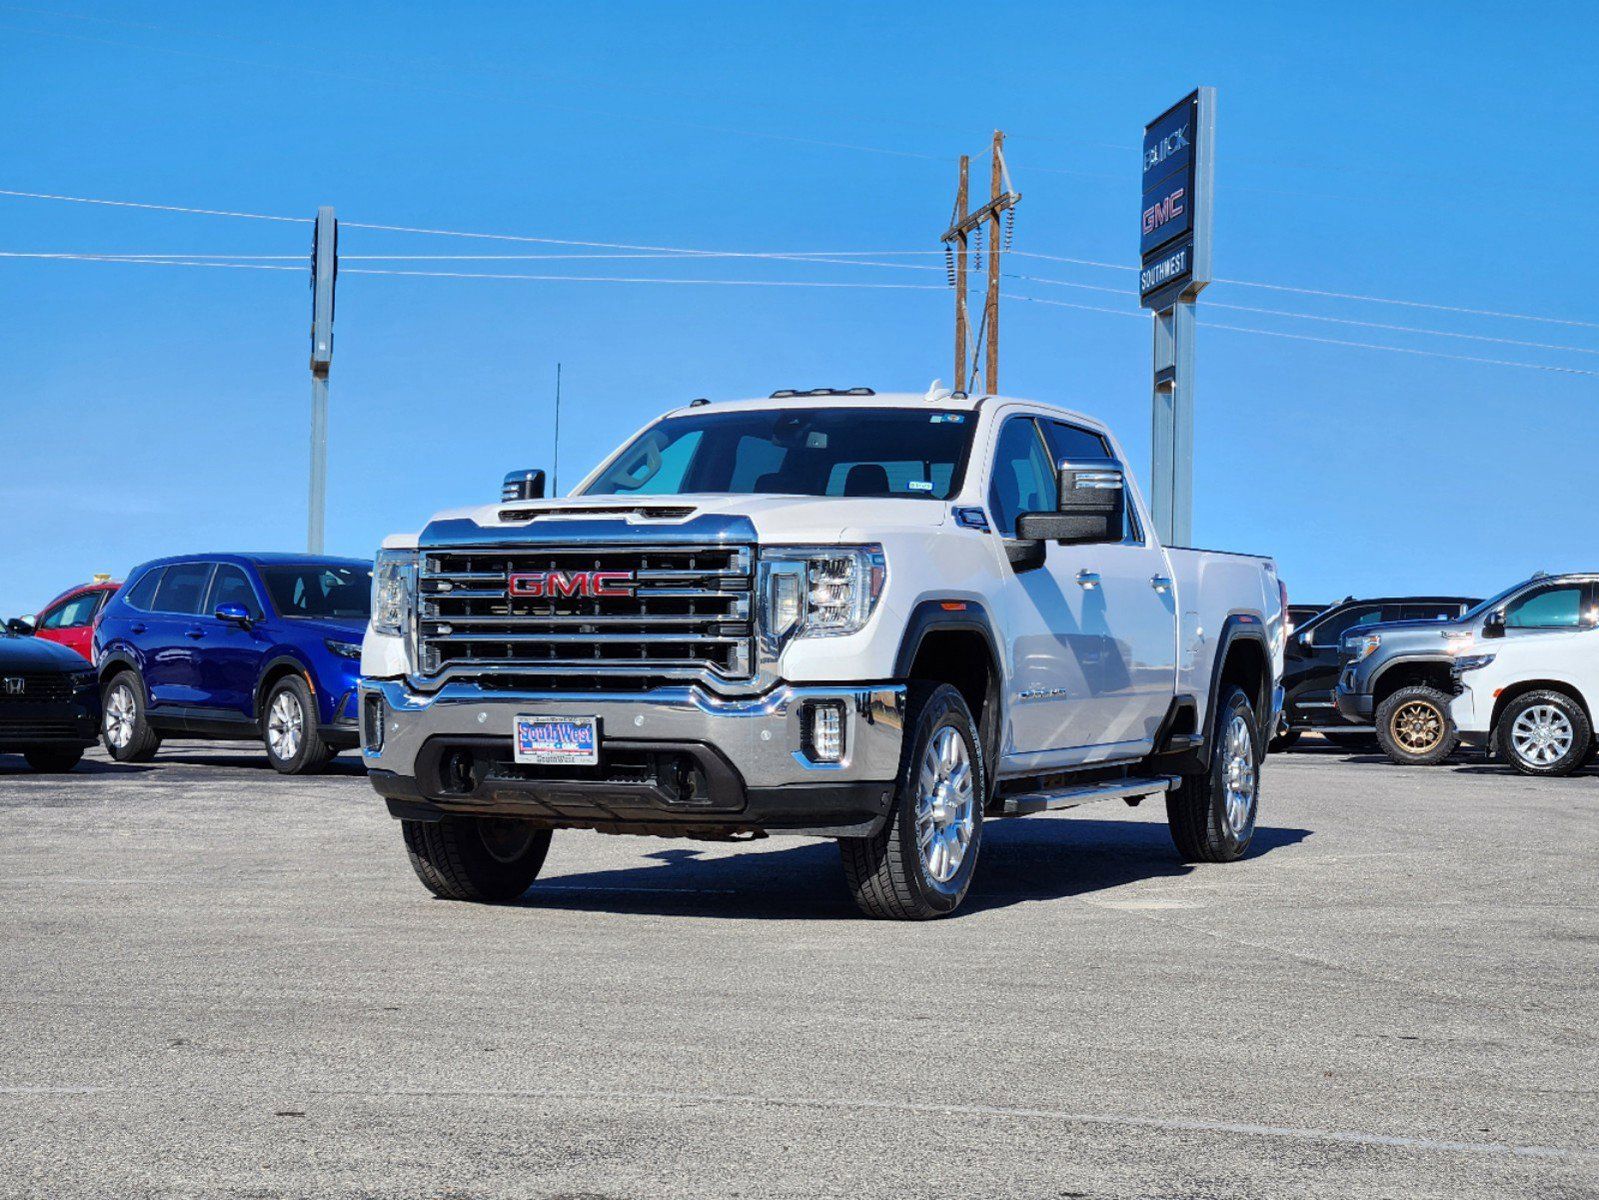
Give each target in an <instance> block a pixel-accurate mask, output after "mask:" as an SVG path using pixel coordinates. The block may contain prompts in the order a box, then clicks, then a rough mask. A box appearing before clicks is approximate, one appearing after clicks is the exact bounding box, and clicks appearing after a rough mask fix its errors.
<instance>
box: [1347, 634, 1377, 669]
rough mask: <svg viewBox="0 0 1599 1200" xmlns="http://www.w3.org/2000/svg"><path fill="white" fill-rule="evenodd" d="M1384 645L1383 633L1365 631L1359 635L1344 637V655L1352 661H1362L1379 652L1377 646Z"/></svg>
mask: <svg viewBox="0 0 1599 1200" xmlns="http://www.w3.org/2000/svg"><path fill="white" fill-rule="evenodd" d="M1381 645H1382V634H1380V633H1363V634H1361V635H1360V636H1359V637H1352V638H1345V639H1344V657H1345V658H1347V659H1348V660H1349V661H1350V662H1360V661H1361V660H1362V659H1366V658H1370V657H1371V656H1372V655H1373V654H1375V653H1377V647H1378V646H1381Z"/></svg>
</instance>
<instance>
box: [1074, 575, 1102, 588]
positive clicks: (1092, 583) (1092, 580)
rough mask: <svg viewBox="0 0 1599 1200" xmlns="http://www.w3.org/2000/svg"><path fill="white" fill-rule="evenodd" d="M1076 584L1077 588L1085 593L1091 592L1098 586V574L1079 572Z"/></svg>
mask: <svg viewBox="0 0 1599 1200" xmlns="http://www.w3.org/2000/svg"><path fill="white" fill-rule="evenodd" d="M1077 583H1078V586H1079V587H1081V588H1083V589H1084V590H1085V591H1090V592H1091V591H1093V590H1094V589H1095V588H1097V587H1098V586H1099V572H1098V571H1079V572H1077Z"/></svg>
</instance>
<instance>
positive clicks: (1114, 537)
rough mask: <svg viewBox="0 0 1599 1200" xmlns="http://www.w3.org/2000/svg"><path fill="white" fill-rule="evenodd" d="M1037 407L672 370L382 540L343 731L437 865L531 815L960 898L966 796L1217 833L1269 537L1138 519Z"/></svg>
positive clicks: (911, 915)
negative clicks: (1252, 541) (578, 476)
mask: <svg viewBox="0 0 1599 1200" xmlns="http://www.w3.org/2000/svg"><path fill="white" fill-rule="evenodd" d="M1125 461H1126V460H1125V457H1124V456H1123V454H1122V452H1121V449H1120V447H1119V446H1118V445H1117V444H1116V440H1115V438H1114V437H1113V436H1112V435H1111V433H1110V432H1109V430H1107V429H1106V428H1105V427H1104V426H1103V425H1101V424H1100V423H1099V422H1097V421H1094V420H1092V419H1090V418H1088V417H1084V416H1080V415H1078V414H1075V413H1071V412H1067V411H1064V410H1062V409H1059V408H1055V407H1053V406H1050V405H1047V404H1039V403H1034V402H1031V401H1026V400H1015V399H1009V398H1005V397H1000V396H982V397H968V396H965V395H963V394H960V393H953V394H952V393H949V392H945V391H941V390H934V391H932V392H930V393H929V394H928V395H926V396H921V395H876V394H874V393H872V392H871V391H869V390H868V389H865V388H855V389H850V390H848V391H835V390H827V389H822V390H817V391H809V392H791V391H785V392H777V393H774V394H773V395H772V396H771V397H770V398H767V399H764V400H746V401H738V402H731V403H717V404H710V403H708V402H706V401H703V400H696V401H694V402H693V403H692V404H690V405H688V406H686V407H684V408H680V409H677V410H675V411H673V412H670V413H668V414H666V415H665V416H663V417H662V418H660V419H659V420H657V421H655V422H653V423H652V424H650V425H649V426H647V427H646V428H645V429H643V430H641V431H640V432H639V433H637V434H636V435H634V436H633V437H632V438H630V439H628V441H627V442H626V443H625V444H624V445H623V446H622V448H621V449H619V450H617V451H616V452H615V453H614V454H612V455H611V456H610V457H609V458H608V459H606V460H605V461H604V462H603V463H601V464H600V466H599V467H598V468H596V469H595V470H594V472H593V473H592V474H590V475H589V476H588V477H587V478H586V479H584V480H583V481H582V482H581V483H580V484H579V485H578V486H577V488H576V489H575V490H574V491H573V492H572V494H571V495H570V496H568V497H567V498H565V499H559V500H545V499H543V498H542V494H543V476H542V473H541V472H537V471H526V472H516V473H513V474H512V475H510V476H507V478H506V487H505V493H504V498H503V499H502V500H501V502H500V503H497V504H491V505H487V506H483V507H479V508H468V509H461V510H457V511H453V512H446V513H441V514H440V515H439V516H437V517H436V518H434V520H433V521H432V522H431V523H429V524H428V526H427V527H426V528H425V529H424V530H422V532H421V533H420V534H418V535H413V536H408V537H394V538H390V539H388V540H387V541H386V542H385V543H384V546H383V549H382V550H381V551H380V552H379V554H378V559H377V571H376V577H375V583H374V593H375V594H374V605H373V617H372V625H371V628H370V630H369V632H368V634H367V636H366V640H365V643H364V645H363V648H362V655H361V671H362V684H361V696H362V700H361V704H362V752H363V757H364V759H365V762H366V765H367V768H368V770H369V774H370V777H371V780H372V783H373V786H374V787H375V788H376V789H377V791H378V792H379V793H380V794H381V795H382V796H384V797H385V798H386V799H387V801H388V806H389V811H390V812H391V813H392V814H393V815H394V816H395V817H397V818H398V819H399V820H400V822H401V827H402V829H403V831H404V839H405V844H406V847H407V849H408V851H409V853H410V858H411V863H412V865H413V866H414V867H415V869H416V872H417V874H418V876H419V877H420V878H421V880H422V882H423V883H424V884H425V885H426V886H427V887H428V888H429V889H431V890H432V891H433V892H434V893H435V894H437V895H439V896H444V897H450V898H455V899H463V900H484V901H509V900H514V899H516V898H518V897H520V896H521V895H522V894H523V893H524V892H525V891H526V890H527V888H528V887H529V886H530V885H531V884H532V882H533V880H534V879H535V877H536V876H537V874H538V872H539V869H540V867H541V866H542V864H543V861H544V856H545V852H546V850H547V848H548V846H549V841H550V834H551V831H552V830H554V829H595V830H600V831H603V832H607V833H640V834H654V835H661V836H676V837H696V838H713V839H738V838H749V837H762V836H765V835H767V834H773V833H794V834H808V835H811V836H819V837H829V838H836V839H837V840H838V843H839V847H840V849H841V851H842V854H843V861H844V869H845V875H846V877H847V879H848V882H849V886H850V888H851V890H852V892H853V894H854V897H855V900H856V902H857V903H858V904H859V906H860V908H861V909H862V910H863V911H865V912H866V913H868V914H869V915H872V916H876V917H889V918H901V919H919V918H928V917H935V916H939V915H941V914H944V913H948V912H951V911H953V910H954V909H955V908H956V907H957V906H958V905H959V904H960V902H961V900H962V898H963V897H964V896H965V893H966V890H967V887H968V885H969V884H970V881H971V878H972V873H973V870H974V868H975V866H976V862H977V857H978V851H979V848H980V847H981V845H982V833H983V822H984V820H985V819H993V818H996V817H1009V816H1019V815H1023V814H1027V813H1035V812H1040V811H1044V810H1047V809H1057V808H1070V807H1073V806H1075V805H1079V804H1083V803H1085V802H1087V801H1090V800H1099V799H1122V800H1126V801H1127V802H1129V803H1137V802H1138V801H1140V800H1141V799H1143V798H1144V797H1146V796H1151V795H1163V796H1164V797H1165V801H1166V809H1167V815H1168V817H1169V821H1170V826H1171V832H1172V838H1173V840H1174V842H1175V843H1176V847H1177V850H1178V853H1179V854H1181V855H1182V857H1183V858H1185V859H1188V860H1197V861H1208V862H1224V861H1229V860H1232V859H1236V858H1238V857H1240V856H1241V855H1243V854H1244V852H1245V851H1246V849H1247V848H1248V846H1249V842H1250V839H1251V837H1252V835H1253V833H1254V828H1255V819H1256V808H1257V804H1258V800H1259V792H1260V768H1261V761H1262V757H1263V749H1264V741H1263V739H1264V735H1265V731H1269V730H1270V729H1272V728H1273V725H1274V722H1275V720H1276V717H1277V711H1278V708H1279V706H1280V703H1281V690H1280V681H1281V677H1282V650H1283V622H1284V613H1285V608H1286V603H1285V601H1286V596H1285V592H1284V590H1283V588H1282V586H1281V584H1280V583H1279V581H1278V578H1277V571H1276V567H1275V565H1274V564H1273V563H1272V562H1271V561H1270V560H1269V559H1265V558H1258V557H1253V556H1246V555H1237V554H1225V553H1214V552H1210V551H1202V550H1190V549H1179V548H1172V547H1163V546H1161V545H1160V544H1159V542H1158V541H1157V540H1156V539H1155V537H1154V534H1153V531H1152V530H1151V527H1150V523H1149V520H1148V518H1147V516H1146V515H1145V510H1144V506H1143V503H1142V501H1141V500H1140V498H1139V496H1138V492H1137V488H1136V486H1135V484H1134V482H1133V479H1132V476H1131V474H1130V473H1129V472H1128V471H1127V469H1126V467H1125V465H1124V464H1125Z"/></svg>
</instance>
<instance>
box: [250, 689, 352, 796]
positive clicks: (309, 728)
mask: <svg viewBox="0 0 1599 1200" xmlns="http://www.w3.org/2000/svg"><path fill="white" fill-rule="evenodd" d="M261 740H262V742H264V743H265V744H266V752H267V761H268V762H270V763H271V764H272V768H273V770H275V771H279V772H281V773H283V774H284V775H309V774H311V773H312V772H315V771H320V770H321V769H322V768H323V767H325V766H327V765H328V760H329V759H331V758H332V757H333V755H334V750H333V747H331V746H329V745H328V744H327V743H326V742H324V741H323V740H322V734H321V731H320V730H319V729H318V728H317V715H316V701H315V699H313V698H312V696H311V688H310V685H309V684H307V683H306V682H305V680H304V679H302V678H300V676H298V675H286V676H284V677H283V678H282V679H280V680H278V682H277V683H275V684H273V685H272V690H271V691H270V692H269V693H267V702H266V728H265V730H263V731H262V736H261Z"/></svg>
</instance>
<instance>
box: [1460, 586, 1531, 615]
mask: <svg viewBox="0 0 1599 1200" xmlns="http://www.w3.org/2000/svg"><path fill="white" fill-rule="evenodd" d="M1531 582H1532V580H1531V579H1523V580H1522V581H1521V582H1520V583H1513V584H1511V585H1510V586H1509V587H1507V588H1506V589H1505V590H1504V591H1502V592H1500V593H1499V594H1498V595H1497V596H1489V597H1488V599H1486V600H1483V601H1480V602H1479V603H1478V604H1477V605H1476V606H1475V607H1473V608H1471V609H1468V610H1467V611H1466V612H1465V613H1463V614H1461V617H1460V619H1461V620H1462V621H1470V620H1472V619H1473V618H1475V617H1480V616H1482V614H1483V613H1485V612H1487V611H1488V610H1489V609H1491V608H1497V607H1498V606H1499V605H1501V604H1503V603H1504V602H1505V601H1506V600H1508V599H1510V597H1511V596H1513V595H1515V594H1516V593H1517V592H1519V591H1520V590H1521V589H1522V588H1524V587H1526V586H1527V585H1528V584H1529V583H1531Z"/></svg>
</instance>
